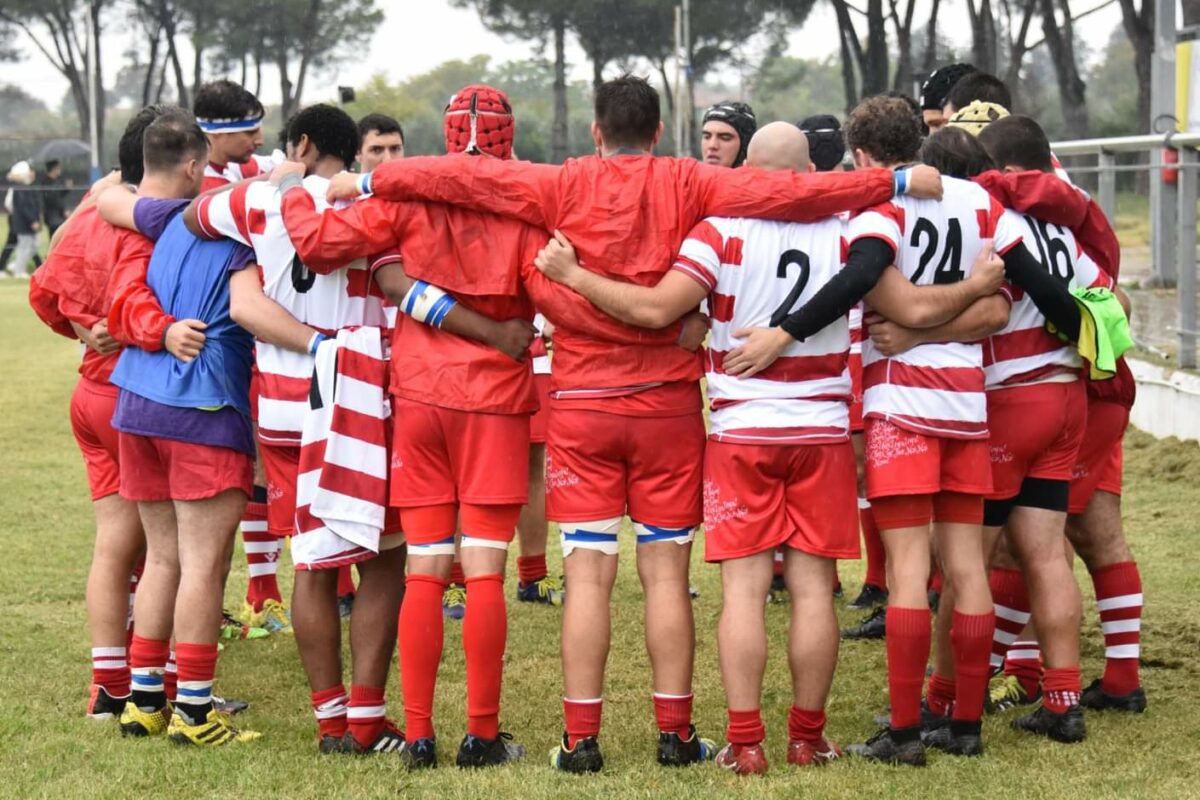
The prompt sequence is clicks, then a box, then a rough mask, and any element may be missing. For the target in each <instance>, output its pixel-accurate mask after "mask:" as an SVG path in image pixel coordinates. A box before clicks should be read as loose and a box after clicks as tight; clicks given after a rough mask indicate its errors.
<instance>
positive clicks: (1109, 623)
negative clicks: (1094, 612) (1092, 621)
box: [1092, 561, 1142, 696]
mask: <svg viewBox="0 0 1200 800" xmlns="http://www.w3.org/2000/svg"><path fill="white" fill-rule="evenodd" d="M1092 584H1093V585H1094V586H1095V587H1096V606H1097V607H1098V608H1099V610H1100V627H1101V629H1103V631H1104V676H1103V677H1102V678H1101V679H1100V688H1101V689H1103V690H1104V692H1105V693H1106V694H1110V695H1116V696H1120V695H1126V694H1129V693H1130V692H1132V691H1133V690H1134V689H1136V688H1138V687H1139V686H1141V679H1140V677H1139V675H1138V658H1139V656H1141V652H1142V650H1141V640H1142V576H1141V574H1140V573H1139V572H1138V567H1137V562H1135V561H1122V562H1121V563H1119V564H1111V565H1109V566H1107V567H1101V568H1100V569H1098V570H1096V571H1095V572H1093V573H1092Z"/></svg>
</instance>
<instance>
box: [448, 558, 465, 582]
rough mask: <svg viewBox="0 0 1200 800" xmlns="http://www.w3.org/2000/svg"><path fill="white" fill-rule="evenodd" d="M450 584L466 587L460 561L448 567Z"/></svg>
mask: <svg viewBox="0 0 1200 800" xmlns="http://www.w3.org/2000/svg"><path fill="white" fill-rule="evenodd" d="M450 582H451V583H452V584H454V585H455V586H466V585H467V576H466V575H464V574H463V568H462V562H461V561H457V560H456V561H455V562H454V563H453V564H451V565H450Z"/></svg>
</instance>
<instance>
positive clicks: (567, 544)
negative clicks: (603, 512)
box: [558, 517, 621, 558]
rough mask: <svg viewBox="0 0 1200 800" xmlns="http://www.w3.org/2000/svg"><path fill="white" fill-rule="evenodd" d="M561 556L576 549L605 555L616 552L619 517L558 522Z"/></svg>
mask: <svg viewBox="0 0 1200 800" xmlns="http://www.w3.org/2000/svg"><path fill="white" fill-rule="evenodd" d="M558 529H559V532H560V539H561V541H562V553H563V558H566V557H567V556H569V555H571V553H572V552H573V551H574V550H575V549H576V548H579V549H582V550H595V551H597V552H600V553H604V554H605V555H607V556H615V555H616V554H617V549H618V548H617V533H618V532H619V531H620V530H621V517H612V518H611V519H599V520H593V521H590V522H560V523H559V524H558Z"/></svg>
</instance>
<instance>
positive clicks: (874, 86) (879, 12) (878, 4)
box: [831, 0, 969, 111]
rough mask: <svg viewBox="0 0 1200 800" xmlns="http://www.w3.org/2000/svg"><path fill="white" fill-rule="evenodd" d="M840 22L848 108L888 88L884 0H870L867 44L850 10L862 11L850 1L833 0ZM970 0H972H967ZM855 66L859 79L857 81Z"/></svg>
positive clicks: (839, 33)
mask: <svg viewBox="0 0 1200 800" xmlns="http://www.w3.org/2000/svg"><path fill="white" fill-rule="evenodd" d="M831 2H832V3H833V11H834V15H835V16H836V17H837V21H838V35H839V37H840V47H841V54H842V85H843V87H844V91H845V95H846V110H847V111H849V110H850V109H851V108H852V107H853V106H855V105H856V104H857V103H858V100H859V98H860V97H867V96H870V95H873V94H879V93H880V92H883V91H886V90H887V88H888V71H889V67H888V51H887V19H886V18H885V17H884V14H883V0H868V2H867V11H866V14H865V16H866V18H867V44H866V47H864V46H863V44H862V42H861V41H860V40H859V38H858V30H857V28H856V27H855V25H854V19H853V18H852V17H851V16H850V12H851V11H854V12H855V13H858V14H862V12H861V11H859V10H858V9H857V8H855V7H854V6H852V5H850V3H849V2H848V0H831ZM968 2H969V0H968ZM855 67H857V68H858V78H859V81H861V83H859V82H856V81H855Z"/></svg>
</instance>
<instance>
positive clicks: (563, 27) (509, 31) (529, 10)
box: [453, 0, 574, 164]
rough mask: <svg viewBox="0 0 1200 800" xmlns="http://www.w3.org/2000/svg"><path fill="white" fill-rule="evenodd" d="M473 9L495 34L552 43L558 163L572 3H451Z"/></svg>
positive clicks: (564, 144) (564, 129) (563, 137)
mask: <svg viewBox="0 0 1200 800" xmlns="http://www.w3.org/2000/svg"><path fill="white" fill-rule="evenodd" d="M453 2H454V4H455V5H457V6H460V7H462V6H467V5H469V6H473V7H474V8H475V10H476V11H478V12H479V18H480V20H482V21H483V24H484V25H485V26H486V27H487V28H488V29H489V30H492V31H495V32H496V33H500V34H504V35H508V36H514V37H516V38H518V39H524V40H534V41H536V42H537V43H538V45H539V47H540V48H543V49H544V48H545V46H546V43H547V40H548V39H553V42H554V123H553V144H552V147H551V151H552V154H551V161H552V162H553V163H555V164H561V163H562V161H563V160H564V159H565V158H566V157H567V150H568V148H569V141H568V124H567V114H568V108H567V58H566V41H567V17H568V15H569V14H570V12H571V9H572V6H573V4H574V3H573V0H453Z"/></svg>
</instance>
